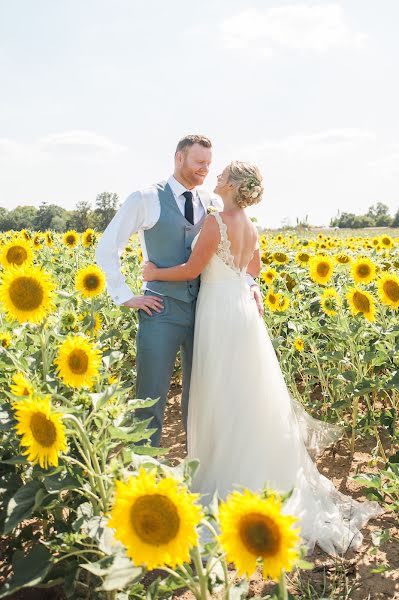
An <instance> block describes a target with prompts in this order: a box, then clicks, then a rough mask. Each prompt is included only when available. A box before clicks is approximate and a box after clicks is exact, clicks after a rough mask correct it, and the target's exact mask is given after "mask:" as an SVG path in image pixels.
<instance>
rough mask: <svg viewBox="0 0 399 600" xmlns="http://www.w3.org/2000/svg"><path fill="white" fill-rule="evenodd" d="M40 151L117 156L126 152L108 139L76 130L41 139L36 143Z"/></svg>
mask: <svg viewBox="0 0 399 600" xmlns="http://www.w3.org/2000/svg"><path fill="white" fill-rule="evenodd" d="M37 146H38V148H39V149H40V150H42V151H44V152H47V153H57V154H58V153H62V154H67V155H69V154H70V155H76V154H77V153H78V154H79V155H81V154H86V155H93V154H94V155H96V156H97V155H101V154H119V153H120V152H124V151H125V150H127V148H126V147H125V146H121V145H119V144H115V143H114V142H112V141H111V140H109V139H108V138H106V137H104V136H101V135H98V134H97V133H93V132H91V131H84V130H76V131H65V132H63V133H56V134H53V135H48V136H46V137H43V138H41V139H40V140H38V142H37Z"/></svg>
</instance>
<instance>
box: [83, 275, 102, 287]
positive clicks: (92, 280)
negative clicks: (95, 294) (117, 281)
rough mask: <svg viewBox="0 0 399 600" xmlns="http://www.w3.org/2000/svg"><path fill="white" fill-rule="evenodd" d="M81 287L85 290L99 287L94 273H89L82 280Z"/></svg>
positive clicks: (97, 278)
mask: <svg viewBox="0 0 399 600" xmlns="http://www.w3.org/2000/svg"><path fill="white" fill-rule="evenodd" d="M83 285H84V287H85V289H86V290H96V289H98V287H99V286H100V279H99V277H98V275H96V274H95V273H89V275H86V277H85V278H84V281H83Z"/></svg>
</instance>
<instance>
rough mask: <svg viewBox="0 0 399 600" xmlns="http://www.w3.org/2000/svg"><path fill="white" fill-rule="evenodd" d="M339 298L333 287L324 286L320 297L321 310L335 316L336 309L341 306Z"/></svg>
mask: <svg viewBox="0 0 399 600" xmlns="http://www.w3.org/2000/svg"><path fill="white" fill-rule="evenodd" d="M341 304H342V303H341V298H340V297H339V294H338V292H337V290H335V289H334V288H326V289H325V290H324V291H323V293H322V295H321V298H320V306H321V309H322V311H323V312H324V313H325V314H326V315H329V316H330V317H335V315H336V314H337V309H338V307H339V306H341Z"/></svg>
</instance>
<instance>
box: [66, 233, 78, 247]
mask: <svg viewBox="0 0 399 600" xmlns="http://www.w3.org/2000/svg"><path fill="white" fill-rule="evenodd" d="M75 242H76V237H75V236H74V235H68V236H67V237H66V243H67V244H68V246H73V245H74V244H75Z"/></svg>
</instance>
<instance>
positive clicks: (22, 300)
mask: <svg viewBox="0 0 399 600" xmlns="http://www.w3.org/2000/svg"><path fill="white" fill-rule="evenodd" d="M9 295H10V300H11V302H12V303H13V305H14V306H15V308H17V309H18V310H23V311H31V310H35V309H36V308H39V306H40V305H41V304H42V302H43V296H44V295H43V288H42V286H41V284H40V282H39V281H37V279H34V278H33V277H28V276H25V275H23V276H21V277H16V278H15V279H14V281H13V282H12V283H11V285H10V289H9Z"/></svg>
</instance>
